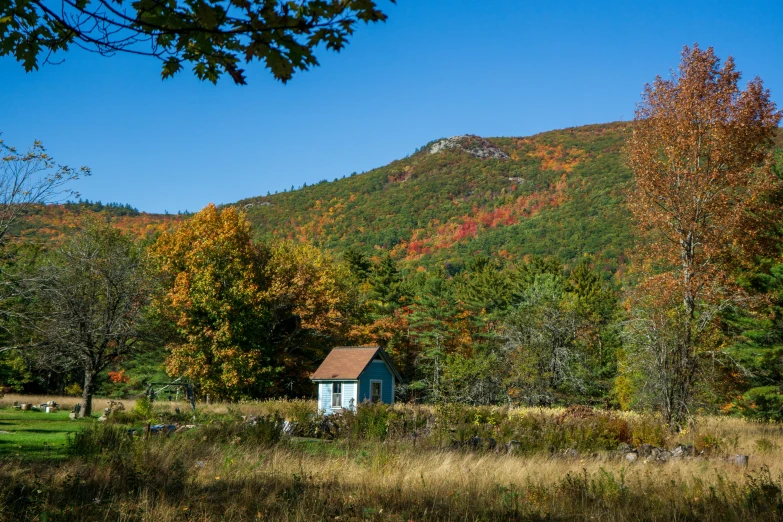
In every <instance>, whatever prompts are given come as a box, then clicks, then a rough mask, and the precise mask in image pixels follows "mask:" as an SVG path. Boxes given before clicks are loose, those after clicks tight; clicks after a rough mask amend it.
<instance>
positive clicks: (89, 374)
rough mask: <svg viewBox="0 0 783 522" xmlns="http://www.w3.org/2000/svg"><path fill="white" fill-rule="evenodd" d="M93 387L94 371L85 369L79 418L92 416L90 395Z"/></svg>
mask: <svg viewBox="0 0 783 522" xmlns="http://www.w3.org/2000/svg"><path fill="white" fill-rule="evenodd" d="M94 387H95V371H93V370H92V369H87V370H85V371H84V391H82V408H81V409H80V410H79V417H89V416H90V415H91V414H92V394H93V388H94Z"/></svg>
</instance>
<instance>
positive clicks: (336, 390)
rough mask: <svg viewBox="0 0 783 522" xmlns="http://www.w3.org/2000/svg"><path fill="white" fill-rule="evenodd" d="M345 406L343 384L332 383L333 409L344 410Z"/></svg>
mask: <svg viewBox="0 0 783 522" xmlns="http://www.w3.org/2000/svg"><path fill="white" fill-rule="evenodd" d="M342 406H343V383H341V382H333V383H332V408H342Z"/></svg>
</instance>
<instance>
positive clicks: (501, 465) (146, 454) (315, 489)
mask: <svg viewBox="0 0 783 522" xmlns="http://www.w3.org/2000/svg"><path fill="white" fill-rule="evenodd" d="M13 400H18V399H13V398H12V401H13ZM55 400H57V399H55ZM66 400H67V399H65V398H62V399H60V400H58V402H60V403H63V404H65V403H66ZM12 401H11V402H10V403H9V397H6V398H5V399H3V400H2V402H0V422H2V423H3V426H6V427H5V428H0V429H2V430H5V431H12V432H13V433H14V435H13V436H14V437H22V438H23V437H29V439H30V440H32V439H34V438H35V437H40V436H41V433H43V431H46V432H47V433H48V434H50V435H48V436H53V435H51V433H54V432H56V433H58V435H57V437H60V438H61V439H60V440H61V441H62V442H61V443H62V444H63V446H62V449H61V451H59V452H58V453H57V454H56V455H52V454H51V453H49V454H48V455H47V454H46V453H45V452H42V451H40V450H39V449H37V448H40V447H41V445H42V443H40V444H39V445H38V446H35V444H32V443H31V442H28V443H27V444H25V443H24V441H23V440H21V439H20V438H17V439H14V440H15V442H14V444H15V443H16V442H20V444H19V445H21V446H23V447H22V448H21V449H20V451H11V452H9V451H4V452H3V453H2V454H1V456H0V520H126V521H175V520H200V521H207V520H231V521H249V520H285V521H311V520H341V521H345V520H377V521H386V520H389V521H403V522H406V521H409V520H414V521H420V520H694V521H695V520H780V519H781V517H782V516H783V495H782V491H783V460H782V459H781V458H780V448H781V447H783V426H781V425H780V424H775V423H751V422H747V421H744V420H740V419H735V418H728V417H712V416H704V417H697V418H696V419H694V422H693V423H692V424H691V426H689V427H688V429H687V430H684V431H683V432H681V433H677V434H670V433H669V432H668V430H666V429H665V426H663V425H662V424H661V423H660V421H659V420H658V419H657V418H656V417H655V416H652V415H639V414H630V413H620V412H605V411H600V410H595V411H593V410H588V409H585V408H569V409H537V408H530V409H526V408H497V407H495V408H490V407H475V408H474V407H465V406H454V405H443V406H409V405H395V406H393V407H389V406H384V405H379V406H367V407H362V408H360V409H359V411H358V412H357V413H356V414H350V413H349V414H346V415H343V417H342V418H340V419H338V420H334V421H331V420H328V419H324V418H323V417H320V416H318V415H317V414H315V403H314V402H312V401H264V402H255V403H243V404H212V405H204V406H202V405H199V407H198V409H197V411H196V413H195V415H194V414H193V413H192V412H190V411H189V410H187V409H185V405H177V404H170V403H156V404H155V405H154V407H151V406H150V405H149V404H147V403H145V402H144V401H141V402H140V403H137V404H133V403H131V402H126V403H125V405H126V407H127V409H126V411H125V412H122V413H117V414H114V415H113V416H111V417H110V418H109V420H108V421H107V422H104V423H99V422H97V421H95V420H94V419H92V420H90V419H87V420H82V421H68V420H67V412H66V413H65V417H64V419H65V420H63V414H62V413H57V414H45V413H35V412H18V411H16V410H13V408H12V407H10V408H9V405H10V404H12ZM71 401H72V402H73V400H72V399H71ZM33 402H35V401H33ZM175 407H178V408H180V413H176V412H175V410H174V408H175ZM100 411H101V409H100V407H99V405H96V412H98V413H100ZM286 421H287V422H286ZM47 423H49V424H48V427H47ZM69 423H70V424H69ZM155 423H161V424H164V425H168V424H171V425H174V426H195V427H193V428H191V429H183V430H182V431H177V432H173V433H171V434H168V435H166V434H165V433H164V434H158V435H154V434H152V433H150V432H149V431H148V430H145V426H147V425H148V424H149V425H154V424H155ZM8 426H10V427H11V429H8V428H7V427H8ZM20 426H30V427H31V428H30V429H28V430H27V431H24V430H22V429H21V428H19V429H17V428H18V427H20ZM35 430H41V431H35ZM129 430H133V433H134V434H130V432H129ZM68 433H71V435H70V437H69V436H68ZM6 436H7V435H0V440H5V439H4V438H5V437H6ZM511 441H514V443H511ZM47 443H48V444H52V443H53V442H52V439H49V440H48V441H47ZM642 444H650V445H653V446H658V447H660V448H663V449H669V450H671V449H672V448H675V447H677V446H678V445H680V444H682V445H689V446H692V447H693V448H694V456H692V457H681V458H669V459H668V460H666V461H665V462H663V461H660V460H656V459H652V458H649V457H648V458H641V457H640V458H639V459H638V460H636V461H635V462H630V461H629V460H628V459H627V458H626V456H627V453H628V452H629V451H630V448H631V447H639V448H640V447H641V445H642ZM3 446H4V445H0V448H2V447H3ZM0 451H3V450H0ZM737 454H742V455H748V456H749V463H748V465H747V466H738V465H737V464H736V461H735V458H734V457H735V455H737Z"/></svg>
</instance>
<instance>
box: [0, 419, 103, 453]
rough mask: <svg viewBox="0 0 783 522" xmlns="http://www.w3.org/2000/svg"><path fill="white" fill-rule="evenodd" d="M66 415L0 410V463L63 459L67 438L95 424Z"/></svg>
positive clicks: (92, 420)
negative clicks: (10, 460)
mask: <svg viewBox="0 0 783 522" xmlns="http://www.w3.org/2000/svg"><path fill="white" fill-rule="evenodd" d="M68 413H69V412H67V411H58V412H56V413H43V412H40V411H19V410H15V409H12V408H3V409H0V459H1V458H9V457H23V458H33V459H40V458H57V457H62V456H64V455H65V452H64V450H65V440H66V437H67V434H68V433H73V432H76V431H79V430H80V429H82V428H84V427H85V426H87V425H89V424H91V423H93V422H95V419H92V418H91V419H79V420H71V419H69V418H68Z"/></svg>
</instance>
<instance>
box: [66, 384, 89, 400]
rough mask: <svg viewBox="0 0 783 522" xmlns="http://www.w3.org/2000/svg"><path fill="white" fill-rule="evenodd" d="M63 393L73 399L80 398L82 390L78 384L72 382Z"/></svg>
mask: <svg viewBox="0 0 783 522" xmlns="http://www.w3.org/2000/svg"><path fill="white" fill-rule="evenodd" d="M64 391H65V394H66V395H73V396H74V397H79V396H81V394H82V392H83V391H84V390H83V389H82V386H81V384H79V383H78V382H74V383H72V384H69V385H68V386H66V387H65V390H64Z"/></svg>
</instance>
